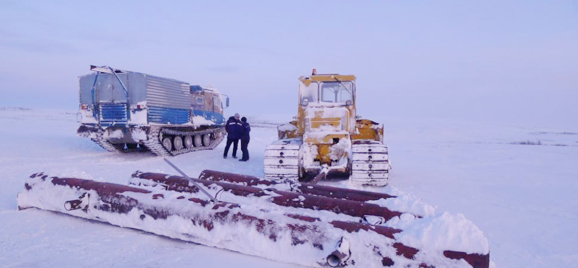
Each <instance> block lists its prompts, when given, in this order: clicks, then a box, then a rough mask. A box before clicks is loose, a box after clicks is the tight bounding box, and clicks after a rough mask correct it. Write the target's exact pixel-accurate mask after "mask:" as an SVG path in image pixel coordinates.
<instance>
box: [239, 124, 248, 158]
mask: <svg viewBox="0 0 578 268" xmlns="http://www.w3.org/2000/svg"><path fill="white" fill-rule="evenodd" d="M241 122H242V125H241V128H242V129H243V135H242V136H241V151H242V152H243V157H242V158H241V159H239V161H247V160H249V150H248V149H247V146H249V140H250V136H249V132H251V126H250V125H249V123H247V118H246V117H243V118H241Z"/></svg>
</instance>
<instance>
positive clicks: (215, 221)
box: [18, 172, 489, 267]
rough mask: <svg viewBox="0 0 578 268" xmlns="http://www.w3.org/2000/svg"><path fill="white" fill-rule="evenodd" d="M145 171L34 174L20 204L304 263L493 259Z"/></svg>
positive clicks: (485, 262) (471, 263)
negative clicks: (100, 177)
mask: <svg viewBox="0 0 578 268" xmlns="http://www.w3.org/2000/svg"><path fill="white" fill-rule="evenodd" d="M142 174H144V173H138V172H137V173H135V178H133V179H135V180H133V183H139V182H144V183H146V182H147V181H148V182H149V183H152V184H150V185H149V186H140V187H133V186H126V185H119V184H112V183H102V182H95V181H90V180H83V179H78V178H58V177H50V176H48V175H45V174H43V173H39V174H33V175H32V176H30V178H29V179H28V180H27V182H26V184H25V189H24V191H23V192H21V193H20V194H19V195H18V207H19V209H26V208H30V207H36V208H40V209H45V210H51V211H56V212H61V213H65V214H69V215H72V216H77V217H81V218H86V219H92V220H97V221H102V222H108V223H110V224H113V225H118V226H121V227H129V228H134V229H139V230H144V231H147V232H151V233H154V234H158V235H162V236H167V237H171V238H176V239H180V240H184V241H192V242H196V243H200V244H203V245H207V246H212V247H218V248H224V249H229V250H233V251H238V252H241V253H245V254H249V255H255V256H260V257H263V258H268V259H273V260H276V261H281V262H289V263H296V264H301V265H306V266H316V267H319V266H333V267H335V266H348V267H383V266H394V267H488V266H489V253H488V252H479V253H472V252H464V251H456V250H455V249H444V250H440V249H438V248H435V247H432V248H423V247H416V246H414V245H413V244H412V243H413V242H412V241H411V240H410V239H404V238H407V237H405V236H404V233H406V231H404V230H400V229H397V228H392V227H388V226H375V225H369V224H364V223H359V222H354V221H349V220H348V218H350V216H345V215H338V214H335V213H331V212H327V211H322V210H320V211H314V210H305V209H302V208H280V207H279V206H275V205H271V204H270V203H267V201H266V200H263V199H267V198H270V197H271V196H270V195H264V196H259V195H248V196H238V195H234V194H232V192H234V191H236V190H239V189H241V190H242V189H245V188H246V189H248V188H254V187H249V186H240V185H232V184H231V186H228V187H229V189H225V187H226V186H227V185H226V184H225V183H220V184H217V183H215V182H210V181H206V182H205V183H204V185H205V186H209V187H208V191H209V192H210V193H212V194H215V195H216V196H217V197H218V198H219V200H220V201H219V202H217V203H213V202H210V200H209V199H208V198H207V196H205V195H203V194H200V193H197V191H198V189H197V191H195V189H194V187H192V186H191V185H186V186H185V188H175V189H169V187H166V186H167V185H169V184H162V183H159V182H160V181H161V178H160V177H157V176H155V178H156V180H147V179H142V178H140V177H139V176H140V175H142ZM164 177H165V179H166V181H167V182H169V181H173V182H174V181H178V177H176V176H172V177H171V176H164ZM199 181H200V180H199ZM175 185H176V184H175ZM243 187H245V188H243ZM166 189H169V190H166ZM253 191H254V192H256V193H260V192H264V190H261V189H259V188H254V189H253ZM223 200H225V201H223ZM265 203H266V204H269V205H268V206H263V204H265Z"/></svg>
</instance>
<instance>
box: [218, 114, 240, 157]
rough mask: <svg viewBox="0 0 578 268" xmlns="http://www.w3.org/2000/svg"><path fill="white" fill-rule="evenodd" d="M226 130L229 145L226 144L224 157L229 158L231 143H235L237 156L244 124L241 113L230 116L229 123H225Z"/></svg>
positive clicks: (234, 152) (234, 155)
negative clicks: (240, 117) (240, 119)
mask: <svg viewBox="0 0 578 268" xmlns="http://www.w3.org/2000/svg"><path fill="white" fill-rule="evenodd" d="M225 130H226V131H227V145H225V152H224V153H223V158H227V154H228V153H229V147H231V143H232V144H233V152H232V153H231V155H233V158H237V147H238V146H239V138H241V135H242V134H243V129H242V124H241V121H239V114H235V116H234V117H233V116H231V117H229V120H227V124H225Z"/></svg>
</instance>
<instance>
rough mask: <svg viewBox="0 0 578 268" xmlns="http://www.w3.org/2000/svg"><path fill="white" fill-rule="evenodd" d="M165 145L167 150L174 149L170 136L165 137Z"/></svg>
mask: <svg viewBox="0 0 578 268" xmlns="http://www.w3.org/2000/svg"><path fill="white" fill-rule="evenodd" d="M163 147H165V149H167V151H169V152H170V151H172V150H173V142H172V141H171V138H169V137H164V138H163Z"/></svg>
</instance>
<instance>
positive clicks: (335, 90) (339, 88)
mask: <svg viewBox="0 0 578 268" xmlns="http://www.w3.org/2000/svg"><path fill="white" fill-rule="evenodd" d="M352 88H353V84H352V83H351V82H337V81H336V82H324V83H322V84H321V101H322V102H331V103H345V102H346V101H348V100H352Z"/></svg>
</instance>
